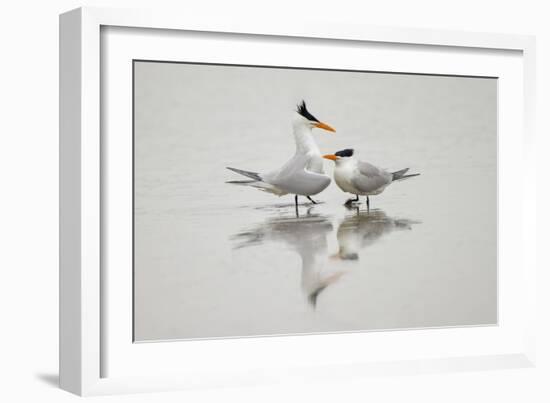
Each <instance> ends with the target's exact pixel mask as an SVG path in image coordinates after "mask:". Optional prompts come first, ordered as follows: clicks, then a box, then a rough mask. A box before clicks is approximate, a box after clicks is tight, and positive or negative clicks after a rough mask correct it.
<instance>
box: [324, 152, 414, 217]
mask: <svg viewBox="0 0 550 403" xmlns="http://www.w3.org/2000/svg"><path fill="white" fill-rule="evenodd" d="M353 153H354V152H353V149H351V148H347V149H345V150H341V151H338V152H336V153H334V154H328V155H323V158H326V159H328V160H332V161H334V163H335V167H334V181H335V182H336V184H337V185H338V187H339V188H340V189H342V190H343V191H344V192H346V193H351V194H353V195H355V199H349V200H348V201H347V202H346V204H348V205H349V204H351V203H354V202H358V201H359V195H361V196H367V208H369V207H370V201H369V196H373V195H377V194H380V193H382V192H383V191H384V189H386V187H387V186H388V185H389V184H390V183H392V182H395V181H400V180H403V179H407V178H412V177H413V176H418V175H420V174H410V175H406V173H407V171H408V170H409V168H405V169H401V170H400V171H395V172H388V171H386V170H384V169H381V168H378V167H376V166H374V165H372V164H369V163H368V162H364V161H359V160H357V159H355V158H353Z"/></svg>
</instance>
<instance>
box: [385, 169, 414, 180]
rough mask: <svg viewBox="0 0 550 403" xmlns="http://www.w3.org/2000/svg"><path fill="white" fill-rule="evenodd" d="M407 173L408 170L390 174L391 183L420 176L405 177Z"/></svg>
mask: <svg viewBox="0 0 550 403" xmlns="http://www.w3.org/2000/svg"><path fill="white" fill-rule="evenodd" d="M408 171H409V168H405V169H401V170H399V171H395V172H392V173H391V174H392V181H400V180H402V179H407V178H412V177H413V176H418V175H420V174H410V175H405V174H406V173H407V172H408Z"/></svg>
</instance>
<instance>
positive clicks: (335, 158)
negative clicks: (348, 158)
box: [323, 154, 338, 161]
mask: <svg viewBox="0 0 550 403" xmlns="http://www.w3.org/2000/svg"><path fill="white" fill-rule="evenodd" d="M323 158H326V159H327V160H332V161H336V160H337V159H338V157H337V156H336V155H334V154H327V155H323Z"/></svg>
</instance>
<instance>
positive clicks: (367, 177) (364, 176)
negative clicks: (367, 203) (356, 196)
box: [351, 161, 392, 192]
mask: <svg viewBox="0 0 550 403" xmlns="http://www.w3.org/2000/svg"><path fill="white" fill-rule="evenodd" d="M391 181H392V174H391V173H389V172H388V171H385V170H383V169H380V168H378V167H376V166H374V165H372V164H369V163H368V162H364V161H358V162H357V171H356V174H355V175H354V177H353V178H352V180H351V182H352V183H353V185H354V186H355V187H357V188H358V189H359V190H362V191H363V192H370V191H374V190H376V189H379V188H381V187H384V186H387V185H389V184H390V183H391Z"/></svg>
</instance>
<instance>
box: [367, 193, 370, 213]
mask: <svg viewBox="0 0 550 403" xmlns="http://www.w3.org/2000/svg"><path fill="white" fill-rule="evenodd" d="M367 210H370V200H369V196H367Z"/></svg>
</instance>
